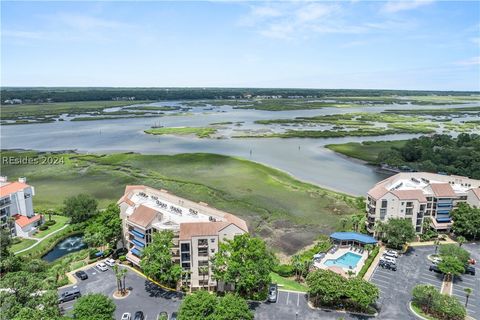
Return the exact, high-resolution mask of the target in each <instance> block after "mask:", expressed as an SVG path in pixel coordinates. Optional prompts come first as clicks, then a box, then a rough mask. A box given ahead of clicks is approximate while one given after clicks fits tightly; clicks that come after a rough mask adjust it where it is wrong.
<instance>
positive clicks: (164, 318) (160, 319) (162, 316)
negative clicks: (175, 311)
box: [157, 311, 168, 320]
mask: <svg viewBox="0 0 480 320" xmlns="http://www.w3.org/2000/svg"><path fill="white" fill-rule="evenodd" d="M157 320H168V313H166V312H165V311H162V312H160V313H159V314H158V316H157Z"/></svg>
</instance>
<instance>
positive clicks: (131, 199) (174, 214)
mask: <svg viewBox="0 0 480 320" xmlns="http://www.w3.org/2000/svg"><path fill="white" fill-rule="evenodd" d="M118 204H119V206H120V216H121V218H122V224H123V237H124V239H125V241H126V243H127V247H128V253H127V259H128V261H130V262H132V263H133V264H135V265H137V266H138V265H139V263H140V260H141V257H142V251H143V249H144V248H145V247H146V246H148V244H149V243H150V242H151V241H152V234H153V233H155V232H159V231H161V230H172V231H173V233H174V235H175V237H174V248H173V257H174V259H175V261H176V262H177V263H178V264H180V265H181V266H182V268H183V270H185V271H189V274H187V275H186V279H184V281H183V282H184V283H187V284H188V285H189V286H190V288H191V289H192V290H196V289H198V288H209V289H212V290H213V289H216V288H217V282H216V281H215V280H214V279H213V277H212V271H211V263H210V259H211V258H212V257H213V255H214V254H215V253H216V252H217V251H218V249H219V243H221V242H222V241H225V240H226V239H233V238H234V237H235V236H236V235H240V234H243V233H246V232H248V227H247V224H246V223H245V221H244V220H242V219H240V218H238V217H236V216H234V215H233V214H230V213H227V212H224V211H221V210H217V209H215V208H212V207H210V206H208V204H206V203H202V202H200V203H197V202H193V201H190V200H187V199H184V198H181V197H178V196H175V195H173V194H171V193H169V192H168V191H166V190H157V189H154V188H150V187H147V186H143V185H139V186H127V187H126V188H125V194H124V195H123V196H122V198H121V199H120V200H119V201H118Z"/></svg>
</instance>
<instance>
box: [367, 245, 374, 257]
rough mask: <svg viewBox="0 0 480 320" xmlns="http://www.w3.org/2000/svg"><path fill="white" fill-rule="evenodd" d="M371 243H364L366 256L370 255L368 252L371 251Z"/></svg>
mask: <svg viewBox="0 0 480 320" xmlns="http://www.w3.org/2000/svg"><path fill="white" fill-rule="evenodd" d="M373 248H374V247H373V245H372V244H366V245H365V250H367V253H368V256H370V252H372V251H373Z"/></svg>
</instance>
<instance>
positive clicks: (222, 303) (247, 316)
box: [208, 293, 253, 320]
mask: <svg viewBox="0 0 480 320" xmlns="http://www.w3.org/2000/svg"><path fill="white" fill-rule="evenodd" d="M208 319H211V320H253V313H252V312H251V311H250V309H249V308H248V304H247V302H246V301H245V299H243V298H242V297H239V296H238V295H234V294H231V293H227V294H226V295H225V296H224V297H223V298H220V299H219V300H218V302H217V304H216V306H215V311H214V312H213V313H212V315H211V316H210V317H209V318H208Z"/></svg>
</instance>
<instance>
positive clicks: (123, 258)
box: [118, 256, 127, 262]
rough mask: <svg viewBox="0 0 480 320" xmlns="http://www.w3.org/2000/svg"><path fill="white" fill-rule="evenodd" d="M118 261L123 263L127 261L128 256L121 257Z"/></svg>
mask: <svg viewBox="0 0 480 320" xmlns="http://www.w3.org/2000/svg"><path fill="white" fill-rule="evenodd" d="M118 260H120V261H122V262H123V261H127V257H126V256H120V257H118Z"/></svg>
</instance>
